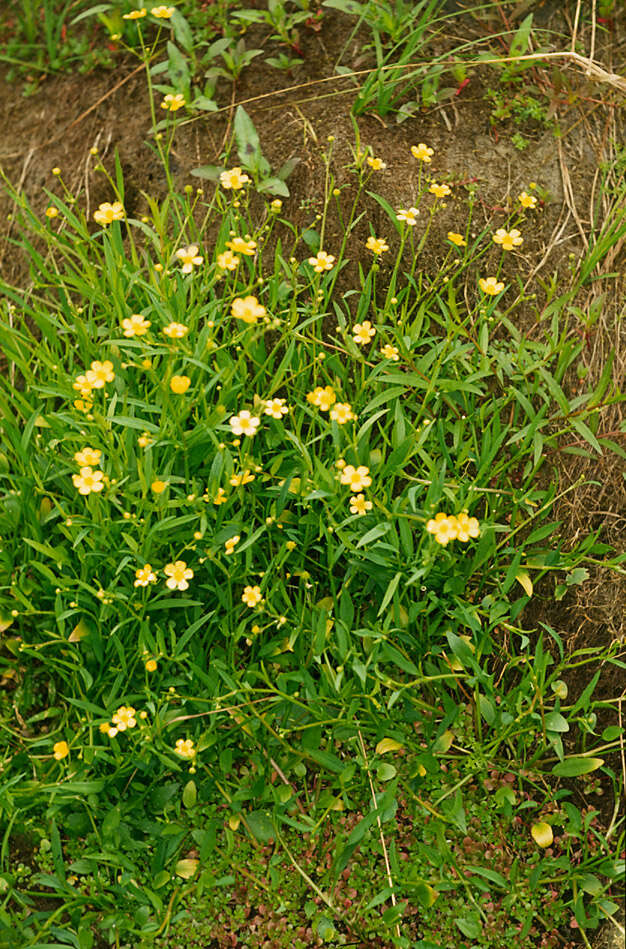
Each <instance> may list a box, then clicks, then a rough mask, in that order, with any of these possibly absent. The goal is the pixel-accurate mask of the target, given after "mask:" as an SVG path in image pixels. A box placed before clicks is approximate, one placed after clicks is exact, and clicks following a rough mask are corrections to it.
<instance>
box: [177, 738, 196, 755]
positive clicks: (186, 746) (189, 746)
mask: <svg viewBox="0 0 626 949" xmlns="http://www.w3.org/2000/svg"><path fill="white" fill-rule="evenodd" d="M174 751H175V752H176V754H177V755H180V756H181V758H195V755H196V749H195V748H194V746H193V741H192V740H191V738H178V739H177V741H176V746H175V748H174Z"/></svg>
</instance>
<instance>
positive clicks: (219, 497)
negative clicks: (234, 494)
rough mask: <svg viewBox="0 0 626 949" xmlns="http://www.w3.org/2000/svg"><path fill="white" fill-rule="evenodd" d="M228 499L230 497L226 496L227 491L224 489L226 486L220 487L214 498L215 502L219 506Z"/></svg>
mask: <svg viewBox="0 0 626 949" xmlns="http://www.w3.org/2000/svg"><path fill="white" fill-rule="evenodd" d="M227 500H228V498H227V497H226V492H225V491H224V488H218V489H217V494H216V495H215V497H214V498H213V504H215V505H216V506H217V507H219V506H220V504H226V501H227Z"/></svg>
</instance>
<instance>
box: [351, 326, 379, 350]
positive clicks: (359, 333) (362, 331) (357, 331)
mask: <svg viewBox="0 0 626 949" xmlns="http://www.w3.org/2000/svg"><path fill="white" fill-rule="evenodd" d="M352 335H353V338H354V342H355V343H358V344H359V346H367V344H368V343H369V342H370V340H372V339H373V338H374V336H376V330H375V328H374V327H373V326H372V324H371V323H370V321H369V320H365V321H364V322H363V323H355V324H354V327H353V329H352Z"/></svg>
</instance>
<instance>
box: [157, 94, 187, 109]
mask: <svg viewBox="0 0 626 949" xmlns="http://www.w3.org/2000/svg"><path fill="white" fill-rule="evenodd" d="M184 105H185V97H184V95H182V93H180V92H177V93H176V94H175V95H172V93H171V92H168V94H167V95H166V96H165V98H164V99H163V102H162V103H161V108H162V109H167V111H168V112H178V110H179V109H182V108H183V106H184Z"/></svg>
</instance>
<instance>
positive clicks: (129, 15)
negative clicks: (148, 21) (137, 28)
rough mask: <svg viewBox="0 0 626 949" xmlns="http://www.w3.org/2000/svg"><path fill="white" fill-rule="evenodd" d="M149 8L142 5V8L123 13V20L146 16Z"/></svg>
mask: <svg viewBox="0 0 626 949" xmlns="http://www.w3.org/2000/svg"><path fill="white" fill-rule="evenodd" d="M146 13H147V10H146V8H145V7H142V8H141V10H131V11H130V13H123V14H122V19H123V20H139V19H141V17H142V16H145V15H146Z"/></svg>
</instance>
